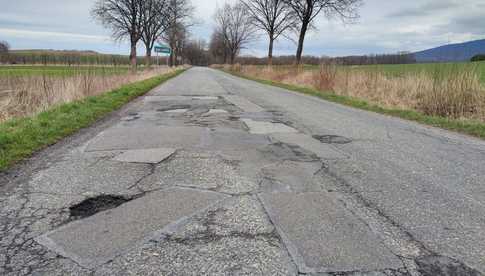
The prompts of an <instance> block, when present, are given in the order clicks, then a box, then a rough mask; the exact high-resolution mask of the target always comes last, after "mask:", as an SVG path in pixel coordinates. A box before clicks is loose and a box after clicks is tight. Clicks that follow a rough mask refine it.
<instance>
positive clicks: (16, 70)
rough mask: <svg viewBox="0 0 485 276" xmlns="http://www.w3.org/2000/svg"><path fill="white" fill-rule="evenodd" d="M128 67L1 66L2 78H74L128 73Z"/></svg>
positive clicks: (0, 73)
mask: <svg viewBox="0 0 485 276" xmlns="http://www.w3.org/2000/svg"><path fill="white" fill-rule="evenodd" d="M128 71H129V67H128V66H116V67H115V66H63V65H59V66H56V65H47V66H44V65H7V66H0V77H5V76H11V77H21V76H62V77H64V76H73V75H78V74H96V75H99V74H107V75H112V74H121V73H128Z"/></svg>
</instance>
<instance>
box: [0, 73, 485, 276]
mask: <svg viewBox="0 0 485 276" xmlns="http://www.w3.org/2000/svg"><path fill="white" fill-rule="evenodd" d="M1 177H2V178H1V179H0V181H1V182H0V183H1V185H0V207H1V210H0V274H1V275H24V274H33V275H298V274H301V275H303V274H307V275H484V274H483V273H484V272H485V142H484V141H481V140H478V139H474V138H470V137H466V136H462V135H459V134H454V133H451V132H448V131H444V130H439V129H436V128H431V127H426V126H422V125H419V124H416V123H413V122H408V121H404V120H401V119H396V118H391V117H387V116H383V115H378V114H374V113H370V112H366V111H361V110H356V109H352V108H348V107H344V106H341V105H337V104H333V103H329V102H326V101H322V100H319V99H317V98H314V97H309V96H305V95H301V94H296V93H293V92H290V91H287V90H283V89H280V88H275V87H270V86H265V85H262V84H259V83H256V82H252V81H249V80H244V79H240V78H237V77H234V76H231V75H229V74H226V73H223V72H220V71H216V70H212V69H207V68H192V69H190V70H188V71H187V72H185V73H183V74H182V75H180V76H178V77H176V78H174V79H172V80H170V81H168V82H167V83H165V84H163V85H161V86H160V87H158V88H156V89H154V90H153V91H151V92H150V93H148V94H147V95H146V96H145V97H141V98H139V99H137V100H135V101H133V102H132V103H130V104H128V105H127V106H125V107H124V108H123V109H122V110H120V111H119V112H116V113H115V114H112V115H110V116H109V117H108V118H106V119H104V120H102V121H101V122H98V123H96V124H95V125H94V126H92V127H90V128H88V129H84V130H82V131H81V132H79V133H78V134H76V135H74V136H72V137H69V138H67V139H65V140H63V141H62V142H60V143H58V144H56V145H54V146H52V147H50V148H48V149H46V150H44V151H42V152H40V153H38V154H36V155H35V156H34V157H33V158H32V159H31V160H29V161H28V162H25V164H22V165H19V166H18V167H17V168H15V169H12V170H11V171H10V172H8V173H7V174H4V175H2V176H1Z"/></svg>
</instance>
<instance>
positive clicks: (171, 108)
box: [157, 104, 190, 112]
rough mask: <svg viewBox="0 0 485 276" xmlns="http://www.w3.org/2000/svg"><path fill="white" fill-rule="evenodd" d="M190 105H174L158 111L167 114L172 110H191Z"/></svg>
mask: <svg viewBox="0 0 485 276" xmlns="http://www.w3.org/2000/svg"><path fill="white" fill-rule="evenodd" d="M189 108H190V105H189V104H174V105H170V106H167V107H162V108H159V109H157V111H159V112H165V111H170V110H180V109H189Z"/></svg>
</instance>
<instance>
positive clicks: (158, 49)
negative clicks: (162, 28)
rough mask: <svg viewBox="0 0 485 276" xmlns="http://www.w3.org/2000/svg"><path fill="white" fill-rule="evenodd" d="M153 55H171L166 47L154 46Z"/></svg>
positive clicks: (170, 51)
mask: <svg viewBox="0 0 485 276" xmlns="http://www.w3.org/2000/svg"><path fill="white" fill-rule="evenodd" d="M155 53H161V54H171V53H172V50H171V49H170V48H169V47H167V46H155Z"/></svg>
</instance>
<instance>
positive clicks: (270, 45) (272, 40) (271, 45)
mask: <svg viewBox="0 0 485 276" xmlns="http://www.w3.org/2000/svg"><path fill="white" fill-rule="evenodd" d="M273 44H274V38H273V36H272V35H270V36H269V49H268V65H269V66H271V65H273Z"/></svg>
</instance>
